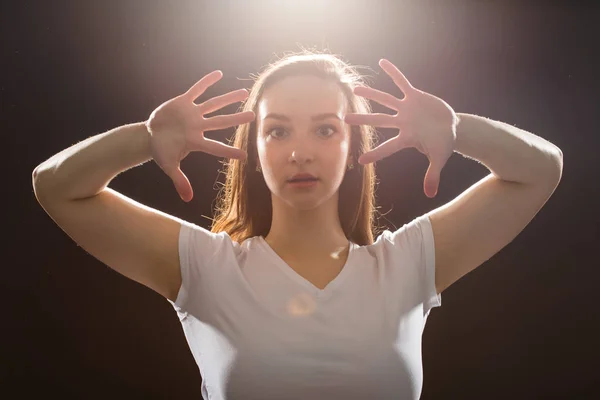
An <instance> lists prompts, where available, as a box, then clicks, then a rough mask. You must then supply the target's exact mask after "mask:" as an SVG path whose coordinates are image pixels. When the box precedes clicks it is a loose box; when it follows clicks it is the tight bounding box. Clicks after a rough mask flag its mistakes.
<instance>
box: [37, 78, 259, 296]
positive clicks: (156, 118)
mask: <svg viewBox="0 0 600 400" xmlns="http://www.w3.org/2000/svg"><path fill="white" fill-rule="evenodd" d="M221 76H222V75H220V72H219V73H215V72H213V73H211V74H208V75H206V76H205V77H204V78H202V79H201V80H200V81H199V82H198V83H196V84H195V85H194V86H193V87H192V88H191V89H190V90H188V92H186V93H185V94H183V95H181V96H177V97H176V98H174V99H171V100H169V101H167V102H166V103H164V104H162V105H161V106H160V107H158V108H157V109H156V110H155V111H154V112H153V113H152V114H151V116H150V119H149V120H148V121H147V122H140V123H134V124H129V125H125V126H122V127H119V128H115V129H112V130H110V131H108V132H106V133H102V134H99V135H96V136H93V137H90V138H88V139H86V140H84V141H82V142H80V143H77V144H75V145H73V146H71V147H69V148H67V149H65V150H63V151H61V152H60V153H58V154H56V155H54V156H53V157H51V158H49V159H48V160H46V161H44V162H43V163H41V164H40V165H39V166H38V167H36V168H35V170H34V171H33V178H32V180H33V188H34V192H35V196H36V198H37V200H38V202H39V203H40V205H41V206H42V207H43V208H44V210H45V211H46V212H47V213H48V215H50V217H51V218H52V219H53V220H54V221H55V222H56V224H57V225H59V226H60V228H61V229H62V230H63V231H65V233H67V234H68V235H69V236H70V237H71V238H72V239H73V240H74V241H75V242H77V243H78V244H79V245H80V246H81V247H83V248H84V249H85V250H86V251H87V252H89V253H90V254H91V255H93V256H94V257H96V258H97V259H98V260H100V261H102V262H103V263H105V264H106V265H108V266H109V267H111V268H112V269H114V270H116V271H117V272H119V273H121V274H122V275H124V276H126V277H128V278H130V279H133V280H135V281H137V282H139V283H142V284H143V285H146V286H148V287H149V288H151V289H153V290H155V291H156V292H158V293H160V294H161V295H163V296H164V297H166V298H168V299H171V300H175V299H176V297H177V293H178V290H179V287H180V286H181V274H180V269H179V251H178V250H179V247H178V239H179V230H180V228H181V222H182V221H181V220H180V219H178V218H176V217H173V216H170V215H168V214H165V213H163V212H161V211H158V210H155V209H152V208H150V207H147V206H145V205H143V204H140V203H138V202H136V201H134V200H132V199H130V198H127V197H126V196H124V195H122V194H120V193H118V192H116V191H114V190H112V189H110V188H108V187H107V186H108V185H109V183H110V181H111V180H112V179H113V178H114V177H115V176H117V175H118V174H120V173H121V172H123V171H126V170H128V169H130V168H132V167H134V166H136V165H140V164H142V163H144V162H146V161H148V160H150V159H154V161H156V163H157V164H158V165H159V166H160V167H161V169H162V170H163V171H164V172H165V173H166V174H167V175H168V176H169V177H170V178H171V179H172V180H173V182H174V184H175V187H176V189H177V191H178V193H179V194H180V196H181V198H182V199H184V200H185V201H189V200H190V199H191V198H192V195H193V192H192V189H191V186H190V185H189V181H188V180H187V177H185V175H184V174H183V172H182V171H181V170H180V168H179V166H180V161H181V160H182V159H184V158H185V157H186V156H187V155H188V154H189V153H190V152H192V151H203V152H206V153H210V154H213V155H217V156H222V157H229V158H242V157H245V152H244V151H242V150H240V149H236V148H233V147H231V146H227V145H225V144H224V143H221V142H217V141H214V140H210V139H206V138H204V136H203V134H204V131H205V130H215V129H223V128H226V127H230V126H234V125H239V124H242V123H247V122H250V121H251V120H253V119H254V114H253V113H252V112H243V113H236V114H232V115H220V116H215V117H211V118H203V117H202V115H203V114H204V113H209V112H212V111H215V110H217V109H219V108H222V107H224V106H226V105H227V104H231V103H233V102H236V101H240V100H243V99H244V98H245V97H246V96H247V94H248V93H247V92H246V91H245V90H237V91H233V92H230V93H228V94H225V95H222V96H219V97H216V98H213V99H210V100H208V101H206V102H205V103H203V104H201V105H196V104H195V103H194V99H195V98H196V97H198V96H199V95H201V94H202V93H203V92H204V90H205V89H206V88H207V87H208V86H210V85H211V84H213V83H215V82H216V81H217V80H219V79H220V77H221Z"/></svg>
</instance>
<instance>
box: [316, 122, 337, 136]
mask: <svg viewBox="0 0 600 400" xmlns="http://www.w3.org/2000/svg"><path fill="white" fill-rule="evenodd" d="M319 132H330V133H329V134H324V135H323V136H325V137H330V136H332V135H333V134H334V133H336V132H337V129H336V127H335V126H333V125H321V126H320V127H319Z"/></svg>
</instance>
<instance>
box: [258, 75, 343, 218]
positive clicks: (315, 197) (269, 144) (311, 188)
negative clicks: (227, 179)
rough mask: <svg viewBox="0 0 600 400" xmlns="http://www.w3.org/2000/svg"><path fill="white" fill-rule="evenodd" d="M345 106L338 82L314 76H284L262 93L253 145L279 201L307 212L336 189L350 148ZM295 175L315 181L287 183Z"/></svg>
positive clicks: (329, 196)
mask: <svg viewBox="0 0 600 400" xmlns="http://www.w3.org/2000/svg"><path fill="white" fill-rule="evenodd" d="M346 109H347V100H346V98H345V96H344V94H343V93H342V91H341V89H340V88H339V86H338V85H337V84H336V83H334V82H329V81H326V80H324V79H322V78H318V77H313V76H297V77H288V78H284V79H283V80H281V81H279V82H277V83H276V84H274V85H273V86H271V87H269V88H268V89H267V90H266V91H265V92H264V93H263V96H262V98H261V100H260V102H259V104H258V112H257V124H256V126H257V140H256V144H257V149H258V156H259V163H260V165H261V167H262V170H263V175H264V178H265V182H266V184H267V186H268V187H269V189H270V190H271V192H272V194H273V195H274V196H275V197H276V198H277V199H280V200H282V201H284V202H285V203H287V204H288V205H290V206H292V207H295V208H299V209H303V210H307V209H312V208H315V207H317V206H319V205H320V204H322V203H323V202H325V201H326V200H328V199H330V198H331V197H332V196H333V195H335V194H336V193H337V191H338V189H339V187H340V184H341V183H342V180H343V178H344V174H345V172H346V166H347V164H348V155H349V150H350V126H349V125H347V124H346V123H345V122H344V121H343V119H344V115H345V114H346ZM299 173H309V174H311V175H313V176H314V177H316V178H317V180H316V182H312V183H308V184H307V183H303V184H298V183H293V182H290V179H292V177H293V176H294V175H296V174H299ZM274 200H276V199H275V198H274Z"/></svg>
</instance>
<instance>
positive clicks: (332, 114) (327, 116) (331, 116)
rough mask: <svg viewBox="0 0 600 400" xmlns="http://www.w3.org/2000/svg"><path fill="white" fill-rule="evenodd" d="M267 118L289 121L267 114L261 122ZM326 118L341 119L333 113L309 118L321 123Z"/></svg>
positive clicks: (286, 117)
mask: <svg viewBox="0 0 600 400" xmlns="http://www.w3.org/2000/svg"><path fill="white" fill-rule="evenodd" d="M267 118H273V119H278V120H280V121H288V122H289V121H290V117H288V116H286V115H283V114H277V113H269V114H267V115H266V116H265V117H264V118H263V120H265V119H267ZM328 118H335V119H341V118H340V117H339V116H338V115H337V114H335V113H323V114H317V115H313V116H312V117H311V120H313V121H322V120H324V119H328Z"/></svg>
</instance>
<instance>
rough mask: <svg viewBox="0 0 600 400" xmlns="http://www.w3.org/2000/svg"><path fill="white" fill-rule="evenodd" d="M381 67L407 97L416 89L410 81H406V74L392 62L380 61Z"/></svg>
mask: <svg viewBox="0 0 600 400" xmlns="http://www.w3.org/2000/svg"><path fill="white" fill-rule="evenodd" d="M379 66H380V67H381V68H382V69H383V70H384V71H385V72H386V73H387V74H388V75H389V76H390V77H391V78H392V80H393V81H394V83H395V84H396V86H398V87H399V88H400V90H402V91H403V92H404V94H405V95H406V94H407V93H409V92H410V91H412V90H414V89H415V88H414V87H413V85H411V84H410V82H409V81H408V79H406V77H405V76H404V74H403V73H402V72H400V70H399V69H398V68H397V67H396V66H395V65H394V64H392V63H391V62H390V61H388V60H386V59H385V58H382V59H381V60H379Z"/></svg>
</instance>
